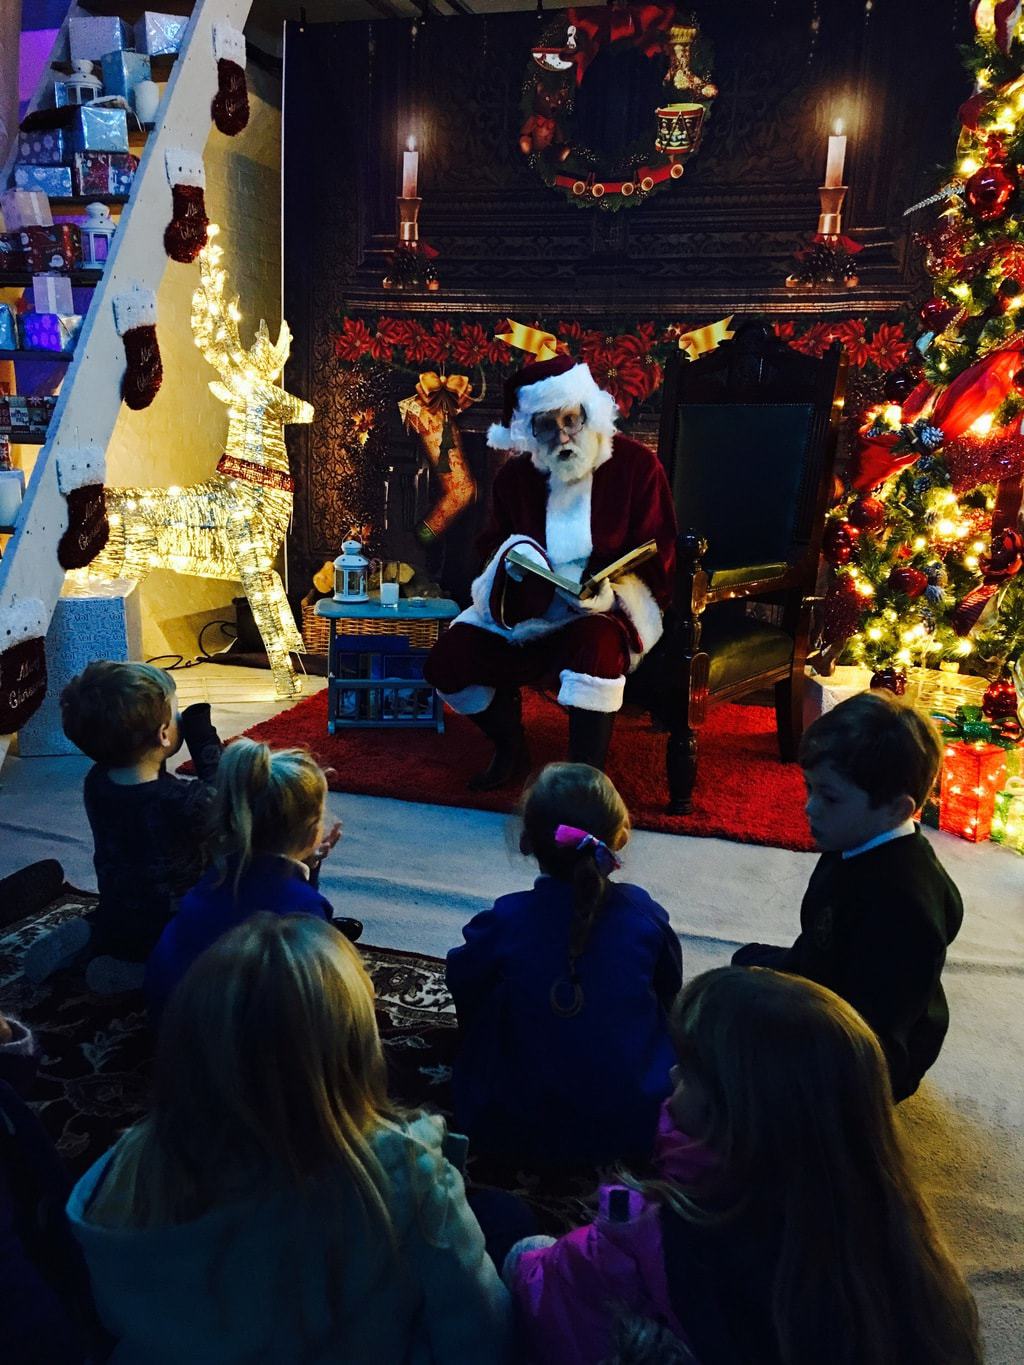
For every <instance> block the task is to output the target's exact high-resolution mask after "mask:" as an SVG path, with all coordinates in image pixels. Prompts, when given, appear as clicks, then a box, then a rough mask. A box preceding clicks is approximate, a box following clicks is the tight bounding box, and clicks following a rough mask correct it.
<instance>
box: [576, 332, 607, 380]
mask: <svg viewBox="0 0 1024 1365" xmlns="http://www.w3.org/2000/svg"><path fill="white" fill-rule="evenodd" d="M580 341H581V345H580V353H581V355H582V358H583V359H584V360H585V361H586V363H587V364H588V365H589V366H590V368H591V370H592V371H593V373H594V377H595V378H596V377H597V370H596V369H595V366H597V367H598V368H601V367H602V366H607V365H609V364H610V363H611V358H612V352H613V350H614V347H615V338H614V337H613V336H609V335H608V334H607V333H606V332H597V331H593V330H591V331H587V332H584V333H583V335H582V337H581V338H580Z"/></svg>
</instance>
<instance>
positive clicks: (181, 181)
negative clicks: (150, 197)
mask: <svg viewBox="0 0 1024 1365" xmlns="http://www.w3.org/2000/svg"><path fill="white" fill-rule="evenodd" d="M164 168H165V169H166V171H167V183H168V185H192V186H193V187H194V188H196V189H200V190H204V189H205V188H206V170H205V168H204V166H203V158H202V157H201V156H200V155H199V154H198V153H197V152H190V151H189V150H188V149H187V148H186V147H168V148H167V150H166V152H164Z"/></svg>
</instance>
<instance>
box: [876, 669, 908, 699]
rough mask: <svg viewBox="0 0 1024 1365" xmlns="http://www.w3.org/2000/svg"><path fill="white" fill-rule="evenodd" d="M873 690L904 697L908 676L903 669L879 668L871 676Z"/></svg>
mask: <svg viewBox="0 0 1024 1365" xmlns="http://www.w3.org/2000/svg"><path fill="white" fill-rule="evenodd" d="M871 687H872V690H873V691H875V692H877V691H880V690H883V689H884V690H885V691H887V692H892V693H893V695H894V696H897V697H902V696H903V694H904V692H906V690H907V675H906V674H905V673H904V671H903V669H902V668H878V669H876V670H875V672H874V673H872V675H871Z"/></svg>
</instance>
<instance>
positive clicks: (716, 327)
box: [679, 313, 733, 360]
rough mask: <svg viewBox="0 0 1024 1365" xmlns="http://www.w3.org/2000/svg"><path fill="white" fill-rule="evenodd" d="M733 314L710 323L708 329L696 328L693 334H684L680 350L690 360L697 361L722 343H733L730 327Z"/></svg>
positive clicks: (680, 340)
mask: <svg viewBox="0 0 1024 1365" xmlns="http://www.w3.org/2000/svg"><path fill="white" fill-rule="evenodd" d="M732 319H733V314H732V313H730V314H729V316H728V317H727V318H719V320H718V321H717V322H709V323H708V325H707V326H706V327H695V328H694V330H693V331H692V332H684V333H683V335H682V336H681V337H680V338H679V349H680V350H681V351H682V352H683V353H684V354H685V355H686V358H687V359H688V360H696V359H697V357H698V356H700V355H703V354H704V352H705V351H713V350H714V349H715V347H716V346H717V345H718V343H719V342H720V341H731V340H732V334H733V329H732V328H731V327H730V326H729V323H730V322H732Z"/></svg>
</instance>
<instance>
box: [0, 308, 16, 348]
mask: <svg viewBox="0 0 1024 1365" xmlns="http://www.w3.org/2000/svg"><path fill="white" fill-rule="evenodd" d="M17 347H18V327H17V321H16V319H15V315H14V309H13V308H12V307H11V305H10V304H9V303H0V351H14V350H17Z"/></svg>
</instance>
